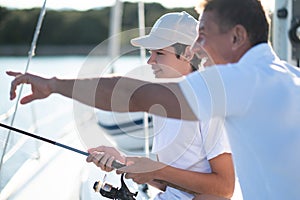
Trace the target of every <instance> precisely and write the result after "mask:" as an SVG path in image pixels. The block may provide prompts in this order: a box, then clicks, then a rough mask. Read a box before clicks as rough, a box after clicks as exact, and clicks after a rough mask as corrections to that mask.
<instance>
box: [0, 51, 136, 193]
mask: <svg viewBox="0 0 300 200" xmlns="http://www.w3.org/2000/svg"><path fill="white" fill-rule="evenodd" d="M86 59H87V58H86V57H85V56H61V57H34V58H33V59H32V61H31V64H30V66H29V72H30V73H33V74H38V75H41V76H44V77H48V78H50V77H53V76H56V77H59V78H76V77H78V73H79V72H81V71H82V68H83V66H85V64H86V62H87V60H86ZM105 59H106V58H100V59H99V58H98V59H97V62H98V65H101V61H102V60H103V61H104V60H105ZM140 62H141V61H140V60H139V58H138V57H134V56H133V57H123V58H120V59H118V60H117V61H116V62H115V63H114V67H115V69H116V71H117V72H118V73H119V74H124V73H126V72H128V71H130V70H131V69H133V68H135V67H136V66H139V65H140ZM26 63H27V57H0V98H1V103H0V116H1V115H3V114H4V113H6V112H7V110H8V109H9V108H11V107H13V106H14V105H15V103H16V101H15V100H14V101H10V100H9V89H10V83H11V80H12V79H13V78H12V77H9V76H7V75H6V73H5V72H6V71H7V70H11V71H20V72H23V71H24V69H25V67H26ZM126 66H127V67H126ZM29 92H30V87H28V86H25V87H24V89H23V93H22V96H24V95H26V94H27V93H29ZM72 106H73V102H72V100H70V99H67V98H64V97H62V96H60V95H55V94H54V95H51V96H50V97H48V98H47V99H44V100H41V101H34V102H33V103H31V104H28V105H19V108H18V111H17V115H16V118H15V121H14V124H13V126H15V127H17V128H20V129H23V130H26V131H30V132H32V129H30V128H32V127H33V123H34V122H35V123H36V124H35V126H36V127H37V129H35V130H34V133H36V134H38V135H41V136H43V137H47V138H49V139H52V140H56V139H57V138H60V137H62V135H63V134H64V132H65V131H66V129H67V128H68V126H70V124H71V123H72V122H73V121H74V120H73V115H72V109H73V107H72ZM1 123H5V124H7V125H10V124H11V118H9V119H7V120H4V121H1ZM7 135H8V131H7V130H4V129H2V128H0V145H1V148H0V155H2V153H3V146H4V142H5V140H6V137H7ZM21 137H23V138H24V137H25V138H26V137H27V136H22V135H20V134H18V133H14V132H12V133H11V134H10V140H9V146H8V147H9V148H8V150H10V149H11V148H12V147H13V146H14V145H15V143H16V142H17V141H18V140H19V139H20V138H21ZM26 139H27V141H26V142H25V143H24V144H23V145H21V148H20V149H19V150H18V151H17V153H16V154H14V155H13V156H12V157H11V158H9V159H8V160H7V161H6V162H5V163H4V165H3V168H2V171H1V172H0V173H1V176H0V178H1V179H0V189H1V190H2V188H3V187H4V186H5V185H6V184H7V182H8V180H9V179H10V178H11V177H12V176H13V174H14V173H15V171H16V170H17V169H18V168H19V167H20V166H21V165H22V164H23V163H24V161H25V160H26V159H28V158H31V157H38V153H37V148H38V147H39V146H40V145H41V143H42V142H40V141H37V140H36V139H31V138H28V137H27V138H26ZM6 152H8V151H6Z"/></svg>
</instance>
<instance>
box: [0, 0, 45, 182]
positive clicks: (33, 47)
mask: <svg viewBox="0 0 300 200" xmlns="http://www.w3.org/2000/svg"><path fill="white" fill-rule="evenodd" d="M46 2H47V0H45V1H44V3H43V6H42V8H41V11H40V15H39V18H38V22H37V25H36V28H35V32H34V35H33V39H32V42H31V47H30V50H29V52H28V59H27V64H26V68H25V71H24V73H26V72H27V71H28V69H29V65H30V62H31V59H32V57H33V56H34V55H35V49H36V43H37V40H38V36H39V33H40V29H41V26H42V22H43V19H44V16H45V13H46ZM22 91H23V85H21V87H20V90H19V93H18V97H17V100H16V106H15V108H14V112H13V115H12V120H11V123H10V126H13V124H14V121H15V117H16V113H17V110H18V103H19V101H20V98H21V94H22ZM10 135H11V130H9V131H8V133H7V136H6V139H5V143H4V147H3V152H2V155H1V159H0V176H1V169H2V164H3V158H4V155H5V152H6V150H7V147H8V143H9V138H10Z"/></svg>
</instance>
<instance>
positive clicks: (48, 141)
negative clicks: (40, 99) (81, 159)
mask: <svg viewBox="0 0 300 200" xmlns="http://www.w3.org/2000/svg"><path fill="white" fill-rule="evenodd" d="M0 127H2V128H5V129H9V130H11V131H15V132H18V133H21V134H23V135H27V136H29V137H32V138H35V139H38V140H42V141H44V142H47V143H50V144H53V145H55V146H59V147H62V148H64V149H67V150H70V151H73V152H76V153H79V154H81V155H84V156H89V155H90V153H88V152H85V151H81V150H79V149H76V148H74V147H70V146H67V145H65V144H62V143H59V142H56V141H54V140H50V139H47V138H44V137H41V136H38V135H35V134H33V133H29V132H27V131H24V130H21V129H18V128H15V127H12V126H8V125H6V124H3V123H0ZM111 166H112V167H113V168H114V169H120V168H121V167H125V166H126V165H125V164H123V163H120V162H119V161H117V160H113V162H112V165H111ZM122 181H123V176H122V178H121V182H122ZM154 181H156V182H158V183H161V184H166V185H167V186H170V187H173V188H176V189H179V190H182V191H185V192H188V193H191V194H195V192H193V191H190V190H187V189H185V188H182V187H180V186H178V185H175V184H173V183H170V182H167V181H163V180H159V179H154ZM95 184H96V183H95ZM94 187H95V186H94ZM102 189H105V188H102ZM94 190H95V191H96V189H95V188H94ZM98 191H99V190H98ZM114 191H119V192H121V193H115V192H114V194H111V193H110V195H120V194H122V195H125V194H127V195H133V193H130V192H129V190H128V188H127V187H125V186H124V187H121V188H120V189H119V190H116V189H115V190H114ZM125 191H126V192H125ZM100 193H101V194H102V195H108V194H109V193H107V191H106V192H104V193H103V191H102V190H101V192H100ZM135 195H136V194H135ZM135 195H134V196H135ZM106 197H109V196H106ZM127 197H128V196H127ZM120 199H121V198H120ZM125 199H128V198H125Z"/></svg>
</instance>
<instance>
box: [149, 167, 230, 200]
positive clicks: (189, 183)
mask: <svg viewBox="0 0 300 200" xmlns="http://www.w3.org/2000/svg"><path fill="white" fill-rule="evenodd" d="M155 179H160V180H163V181H166V182H169V183H172V184H174V185H176V186H179V187H181V188H183V189H186V190H189V191H193V192H195V193H198V194H211V195H216V196H220V197H225V198H230V197H231V196H232V194H233V188H234V179H227V178H226V177H222V176H220V175H218V174H217V173H199V172H192V171H186V170H182V169H178V168H174V167H171V166H167V167H165V168H163V169H161V170H158V172H157V173H156V175H155Z"/></svg>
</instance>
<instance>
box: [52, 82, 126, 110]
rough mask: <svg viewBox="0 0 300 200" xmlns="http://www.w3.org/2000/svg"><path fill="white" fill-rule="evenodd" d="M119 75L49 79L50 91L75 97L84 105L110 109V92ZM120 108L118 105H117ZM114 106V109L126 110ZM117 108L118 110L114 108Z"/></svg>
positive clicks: (112, 90) (111, 92)
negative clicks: (112, 76) (111, 76)
mask: <svg viewBox="0 0 300 200" xmlns="http://www.w3.org/2000/svg"><path fill="white" fill-rule="evenodd" d="M118 79H119V77H114V78H108V79H107V78H101V79H100V78H91V79H57V78H52V79H51V83H50V84H51V89H52V93H58V94H61V95H63V96H65V97H68V98H72V99H75V100H77V101H79V102H81V103H84V104H86V105H89V106H92V107H96V108H100V109H103V110H112V94H113V92H114V86H115V85H116V83H117V81H118ZM120 95H121V94H120ZM122 105H123V104H122ZM119 108H120V106H119ZM119 108H115V110H114V111H126V110H128V105H127V106H124V105H123V109H122V110H121V109H119ZM125 108H126V109H125ZM116 109H118V110H116Z"/></svg>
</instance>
